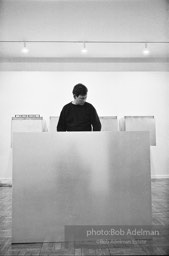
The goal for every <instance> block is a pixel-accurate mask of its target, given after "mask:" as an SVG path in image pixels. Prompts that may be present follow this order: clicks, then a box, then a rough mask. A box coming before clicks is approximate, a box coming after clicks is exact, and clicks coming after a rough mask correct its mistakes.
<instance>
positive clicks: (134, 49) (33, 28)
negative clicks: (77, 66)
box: [0, 0, 169, 63]
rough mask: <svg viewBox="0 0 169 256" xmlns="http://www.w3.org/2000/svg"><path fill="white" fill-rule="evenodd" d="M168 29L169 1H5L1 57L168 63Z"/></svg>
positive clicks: (1, 4)
mask: <svg viewBox="0 0 169 256" xmlns="http://www.w3.org/2000/svg"><path fill="white" fill-rule="evenodd" d="M168 28H169V1H168V0H161V1H159V0H104V1H103V0H102V1H101V0H98V1H96V0H90V1H89V0H86V1H85V0H80V1H79V0H78V1H77V0H64V1H63V0H62V1H61V0H60V1H59V0H49V1H47V0H26V1H22V0H1V1H0V61H1V63H2V62H12V61H13V62H19V61H25V62H27V61H34V62H37V61H38V62H39V61H42V62H43V61H45V62H55V61H57V62H64V61H65V60H66V61H74V62H76V61H82V62H83V61H86V62H90V61H94V60H96V59H97V61H98V62H117V61H118V60H122V61H123V62H125V61H130V62H139V61H140V62H165V63H166V62H167V63H168V60H169V29H168ZM24 42H25V43H24ZM145 43H147V44H146V47H147V48H148V50H149V54H147V55H146V54H143V49H144V48H145ZM24 45H25V46H26V48H28V50H29V52H27V53H23V52H22V48H23V46H24ZM84 46H85V48H86V49H87V52H86V53H82V52H81V50H82V48H83V47H84Z"/></svg>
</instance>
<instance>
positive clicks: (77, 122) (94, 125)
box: [57, 84, 101, 132]
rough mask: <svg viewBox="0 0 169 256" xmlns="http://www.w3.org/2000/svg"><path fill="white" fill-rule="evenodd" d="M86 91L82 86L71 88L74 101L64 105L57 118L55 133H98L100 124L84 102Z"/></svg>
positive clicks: (93, 110)
mask: <svg viewBox="0 0 169 256" xmlns="http://www.w3.org/2000/svg"><path fill="white" fill-rule="evenodd" d="M87 92H88V89H87V87H86V86H85V85H83V84H76V85H75V86H74V88H73V91H72V93H73V97H74V100H73V101H72V102H70V103H68V104H66V105H65V106H64V107H63V109H62V111H61V113H60V117H59V121H58V125H57V131H58V132H63V131H100V130H101V123H100V120H99V117H98V114H97V112H96V109H95V108H94V107H93V105H92V104H90V103H88V102H86V98H87Z"/></svg>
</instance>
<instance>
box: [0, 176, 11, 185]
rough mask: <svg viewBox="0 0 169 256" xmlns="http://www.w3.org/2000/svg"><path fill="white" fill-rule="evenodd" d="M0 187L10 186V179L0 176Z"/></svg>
mask: <svg viewBox="0 0 169 256" xmlns="http://www.w3.org/2000/svg"><path fill="white" fill-rule="evenodd" d="M0 187H12V179H10V178H8V179H4V178H0Z"/></svg>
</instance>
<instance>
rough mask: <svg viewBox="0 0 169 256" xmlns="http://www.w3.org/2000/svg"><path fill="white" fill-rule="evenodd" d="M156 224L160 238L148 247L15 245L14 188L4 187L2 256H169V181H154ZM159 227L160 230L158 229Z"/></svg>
mask: <svg viewBox="0 0 169 256" xmlns="http://www.w3.org/2000/svg"><path fill="white" fill-rule="evenodd" d="M152 212H153V224H154V225H158V226H159V227H162V231H161V232H160V236H159V237H153V239H151V240H150V241H148V242H147V243H146V244H140V243H136V244H134V245H128V244H126V245H125V244H123V245H119V244H117V245H114V246H111V247H106V248H105V247H104V248H103V247H99V248H96V247H94V248H73V247H69V249H67V247H66V246H65V244H64V243H59V242H56V243H34V244H11V226H12V187H0V256H7V255H8V256H10V255H14V256H15V255H17V256H30V255H32V256H35V255H38V256H56V255H167V254H169V179H161V180H152ZM158 226H157V227H158Z"/></svg>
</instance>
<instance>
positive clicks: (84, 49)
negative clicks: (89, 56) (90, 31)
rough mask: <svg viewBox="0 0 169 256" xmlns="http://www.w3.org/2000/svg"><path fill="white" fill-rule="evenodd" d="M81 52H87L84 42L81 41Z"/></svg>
mask: <svg viewBox="0 0 169 256" xmlns="http://www.w3.org/2000/svg"><path fill="white" fill-rule="evenodd" d="M81 52H82V53H87V48H86V43H85V42H83V48H82V50H81Z"/></svg>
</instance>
